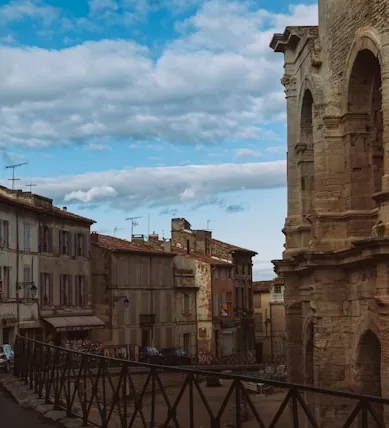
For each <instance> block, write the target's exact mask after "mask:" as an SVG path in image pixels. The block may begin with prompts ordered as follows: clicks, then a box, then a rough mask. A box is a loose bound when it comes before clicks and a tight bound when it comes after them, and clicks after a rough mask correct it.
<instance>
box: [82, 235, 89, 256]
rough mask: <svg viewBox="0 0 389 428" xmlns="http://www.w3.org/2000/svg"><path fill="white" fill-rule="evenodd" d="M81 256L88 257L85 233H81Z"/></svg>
mask: <svg viewBox="0 0 389 428" xmlns="http://www.w3.org/2000/svg"><path fill="white" fill-rule="evenodd" d="M82 256H83V257H88V254H87V241H86V235H82Z"/></svg>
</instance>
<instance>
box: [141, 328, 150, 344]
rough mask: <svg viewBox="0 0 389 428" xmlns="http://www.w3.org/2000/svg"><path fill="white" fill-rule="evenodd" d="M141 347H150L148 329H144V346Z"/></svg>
mask: <svg viewBox="0 0 389 428" xmlns="http://www.w3.org/2000/svg"><path fill="white" fill-rule="evenodd" d="M141 346H150V330H149V329H148V328H143V329H142V344H141Z"/></svg>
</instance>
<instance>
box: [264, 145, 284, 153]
mask: <svg viewBox="0 0 389 428" xmlns="http://www.w3.org/2000/svg"><path fill="white" fill-rule="evenodd" d="M265 152H267V153H286V146H269V147H266V149H265Z"/></svg>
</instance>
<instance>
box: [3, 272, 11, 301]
mask: <svg viewBox="0 0 389 428" xmlns="http://www.w3.org/2000/svg"><path fill="white" fill-rule="evenodd" d="M3 272H4V277H3V280H4V284H3V288H4V294H5V297H8V298H11V297H12V292H11V268H10V267H9V266H4V268H3Z"/></svg>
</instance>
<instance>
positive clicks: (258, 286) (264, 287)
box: [252, 280, 274, 293]
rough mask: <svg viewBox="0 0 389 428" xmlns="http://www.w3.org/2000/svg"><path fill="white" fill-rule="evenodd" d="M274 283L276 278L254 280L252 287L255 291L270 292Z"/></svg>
mask: <svg viewBox="0 0 389 428" xmlns="http://www.w3.org/2000/svg"><path fill="white" fill-rule="evenodd" d="M273 285H274V280H269V281H254V282H253V285H252V289H253V292H254V293H269V291H270V290H271V288H272V287H273Z"/></svg>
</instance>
